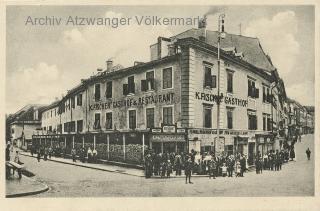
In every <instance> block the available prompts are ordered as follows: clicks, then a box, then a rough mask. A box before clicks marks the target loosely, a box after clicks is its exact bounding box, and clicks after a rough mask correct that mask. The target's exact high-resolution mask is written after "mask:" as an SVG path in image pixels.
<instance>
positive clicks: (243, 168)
mask: <svg viewBox="0 0 320 211" xmlns="http://www.w3.org/2000/svg"><path fill="white" fill-rule="evenodd" d="M240 166H241V172H240V176H241V177H243V173H244V171H245V170H246V159H245V157H244V156H241V158H240Z"/></svg>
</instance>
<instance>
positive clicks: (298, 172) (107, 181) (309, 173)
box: [21, 135, 314, 197]
mask: <svg viewBox="0 0 320 211" xmlns="http://www.w3.org/2000/svg"><path fill="white" fill-rule="evenodd" d="M308 147H309V148H310V150H311V152H312V153H311V160H310V161H308V160H307V157H306V153H305V151H306V149H307V148H308ZM295 150H296V157H297V161H291V162H289V163H288V164H285V165H283V167H282V171H263V174H258V175H257V174H256V173H255V171H251V172H249V173H245V175H244V177H243V178H239V177H238V178H236V177H232V178H228V177H225V178H221V177H218V178H217V179H215V180H214V179H211V180H210V179H209V178H208V177H193V178H192V182H193V184H185V180H184V179H183V178H171V179H156V178H151V179H145V178H142V177H136V176H130V175H123V174H118V173H111V172H105V171H99V170H93V169H88V168H83V167H79V166H73V165H66V164H62V163H56V162H52V161H43V160H41V162H39V163H38V162H37V159H36V158H31V157H27V156H21V159H22V161H23V162H24V163H25V166H26V167H27V169H28V170H29V171H31V172H33V173H34V174H35V175H36V176H35V177H33V178H34V179H36V180H37V181H41V182H44V183H46V184H47V185H48V186H49V187H50V189H49V191H47V192H44V193H41V194H38V195H34V196H30V197H106V196H109V197H112V196H113V197H121V196H128V197H143V196H144V197H165V196H176V197H183V196H207V197H210V196H229V197H232V196H244V197H245V196H313V195H314V135H305V136H303V137H302V142H301V143H299V142H298V143H297V144H296V145H295Z"/></svg>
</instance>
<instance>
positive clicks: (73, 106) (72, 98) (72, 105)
mask: <svg viewBox="0 0 320 211" xmlns="http://www.w3.org/2000/svg"><path fill="white" fill-rule="evenodd" d="M75 104H76V103H75V98H74V97H71V108H75Z"/></svg>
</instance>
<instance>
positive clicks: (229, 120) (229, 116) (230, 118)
mask: <svg viewBox="0 0 320 211" xmlns="http://www.w3.org/2000/svg"><path fill="white" fill-rule="evenodd" d="M227 124H228V129H232V128H233V109H228V110H227Z"/></svg>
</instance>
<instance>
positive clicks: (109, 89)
mask: <svg viewBox="0 0 320 211" xmlns="http://www.w3.org/2000/svg"><path fill="white" fill-rule="evenodd" d="M106 98H107V99H109V98H112V81H108V82H107V84H106Z"/></svg>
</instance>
